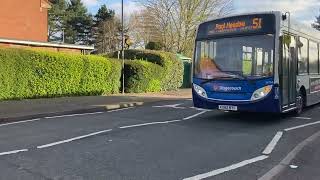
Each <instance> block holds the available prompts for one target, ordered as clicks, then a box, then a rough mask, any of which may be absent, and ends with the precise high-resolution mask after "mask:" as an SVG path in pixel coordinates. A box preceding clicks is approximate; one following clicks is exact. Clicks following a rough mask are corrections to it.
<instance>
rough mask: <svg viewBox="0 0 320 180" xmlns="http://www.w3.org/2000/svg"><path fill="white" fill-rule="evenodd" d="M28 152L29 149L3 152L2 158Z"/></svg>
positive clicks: (0, 154)
mask: <svg viewBox="0 0 320 180" xmlns="http://www.w3.org/2000/svg"><path fill="white" fill-rule="evenodd" d="M26 151H28V149H20V150H14V151H8V152H2V153H0V156H5V155H10V154H17V153H20V152H26Z"/></svg>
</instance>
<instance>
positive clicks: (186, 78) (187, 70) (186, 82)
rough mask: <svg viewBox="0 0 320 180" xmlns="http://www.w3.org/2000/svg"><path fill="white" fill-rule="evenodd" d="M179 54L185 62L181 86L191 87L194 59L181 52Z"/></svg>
mask: <svg viewBox="0 0 320 180" xmlns="http://www.w3.org/2000/svg"><path fill="white" fill-rule="evenodd" d="M177 56H178V58H179V59H180V60H181V61H182V62H183V67H184V74H183V84H182V86H181V88H191V72H192V60H191V58H189V57H186V56H183V55H181V54H177Z"/></svg>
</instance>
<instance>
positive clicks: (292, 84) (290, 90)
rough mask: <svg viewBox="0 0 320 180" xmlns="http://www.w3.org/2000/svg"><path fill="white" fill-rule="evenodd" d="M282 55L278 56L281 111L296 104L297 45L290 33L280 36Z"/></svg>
mask: <svg viewBox="0 0 320 180" xmlns="http://www.w3.org/2000/svg"><path fill="white" fill-rule="evenodd" d="M280 41H281V46H282V47H281V49H282V57H281V58H280V74H279V75H280V89H281V106H282V111H285V110H289V109H291V108H294V107H295V106H296V95H297V94H296V93H297V91H296V83H297V57H298V56H297V47H296V39H295V37H294V36H291V35H283V36H282V37H281V40H280Z"/></svg>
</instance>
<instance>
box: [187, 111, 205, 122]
mask: <svg viewBox="0 0 320 180" xmlns="http://www.w3.org/2000/svg"><path fill="white" fill-rule="evenodd" d="M206 112H208V111H202V112H199V113H197V114H194V115H192V116H189V117H186V118H183V120H189V119H192V118H195V117H197V116H200V115H201V114H204V113H206Z"/></svg>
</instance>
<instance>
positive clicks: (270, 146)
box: [262, 131, 283, 155]
mask: <svg viewBox="0 0 320 180" xmlns="http://www.w3.org/2000/svg"><path fill="white" fill-rule="evenodd" d="M282 135H283V132H282V131H279V132H277V134H276V135H275V136H274V137H273V139H272V140H271V141H270V143H269V144H268V146H267V147H266V148H265V149H264V151H263V152H262V154H265V155H269V154H271V153H272V151H273V150H274V148H275V147H276V145H277V143H278V142H279V140H280V139H281V137H282Z"/></svg>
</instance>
